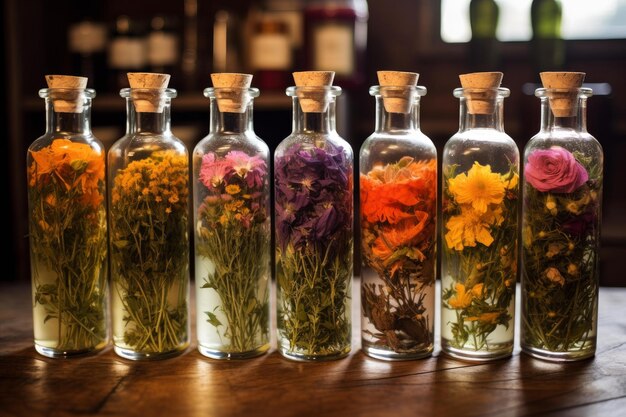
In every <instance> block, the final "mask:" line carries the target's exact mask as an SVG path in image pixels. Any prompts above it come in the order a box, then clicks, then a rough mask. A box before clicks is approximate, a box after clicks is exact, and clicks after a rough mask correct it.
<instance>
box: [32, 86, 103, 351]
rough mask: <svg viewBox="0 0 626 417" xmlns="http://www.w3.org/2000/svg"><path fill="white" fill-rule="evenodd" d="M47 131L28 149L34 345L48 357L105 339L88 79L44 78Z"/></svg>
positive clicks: (99, 171)
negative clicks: (45, 85) (45, 83)
mask: <svg viewBox="0 0 626 417" xmlns="http://www.w3.org/2000/svg"><path fill="white" fill-rule="evenodd" d="M46 81H47V83H48V88H46V89H42V90H40V91H39V96H40V97H42V98H44V99H45V100H46V133H45V134H44V135H43V136H41V137H40V138H39V139H37V140H36V141H34V142H33V143H32V144H31V145H30V147H29V148H28V155H27V169H28V205H29V208H30V210H29V215H28V216H29V237H30V265H31V278H32V300H33V327H34V338H35V349H36V350H37V352H39V353H40V354H42V355H44V356H48V357H52V358H54V357H69V356H75V355H80V354H87V353H94V352H97V351H99V350H102V349H103V348H104V347H105V346H106V345H107V343H108V340H109V331H108V326H107V311H108V297H109V294H108V285H107V279H108V278H107V277H108V271H107V265H108V260H107V213H106V200H105V198H106V189H105V185H106V183H105V182H106V178H105V151H104V147H103V145H102V143H101V142H100V141H99V140H98V139H96V138H95V137H94V136H93V134H92V133H91V124H90V122H91V120H90V119H91V100H92V99H93V98H94V97H95V91H94V90H92V89H87V88H85V87H86V85H87V79H86V78H84V77H74V76H66V75H47V76H46Z"/></svg>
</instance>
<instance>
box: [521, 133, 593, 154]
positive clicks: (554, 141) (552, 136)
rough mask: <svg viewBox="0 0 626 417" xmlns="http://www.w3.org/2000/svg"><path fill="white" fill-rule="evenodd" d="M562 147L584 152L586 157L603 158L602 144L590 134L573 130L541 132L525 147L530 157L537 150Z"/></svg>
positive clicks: (525, 151)
mask: <svg viewBox="0 0 626 417" xmlns="http://www.w3.org/2000/svg"><path fill="white" fill-rule="evenodd" d="M555 146H558V147H561V148H564V149H567V150H569V151H571V152H582V153H583V154H586V155H590V156H591V155H600V156H603V153H604V150H603V148H602V144H601V143H600V141H598V140H597V139H596V138H595V137H594V136H593V135H591V134H590V133H588V132H581V131H576V130H573V129H567V130H565V129H564V130H561V131H555V130H551V131H541V132H539V133H537V134H536V135H534V136H533V137H532V138H530V140H529V141H528V143H527V144H526V146H525V147H524V154H525V155H528V154H529V153H530V152H532V151H533V150H536V149H548V148H551V147H555Z"/></svg>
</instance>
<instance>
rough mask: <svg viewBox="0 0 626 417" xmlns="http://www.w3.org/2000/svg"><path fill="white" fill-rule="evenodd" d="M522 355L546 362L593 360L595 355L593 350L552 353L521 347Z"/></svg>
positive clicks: (530, 347)
mask: <svg viewBox="0 0 626 417" xmlns="http://www.w3.org/2000/svg"><path fill="white" fill-rule="evenodd" d="M522 353H524V354H525V355H528V356H532V357H533V358H536V359H541V360H544V361H548V362H576V361H583V360H585V359H590V358H593V357H594V356H595V354H596V351H595V349H588V350H577V351H567V352H554V351H550V350H544V349H539V348H536V347H532V346H524V345H522Z"/></svg>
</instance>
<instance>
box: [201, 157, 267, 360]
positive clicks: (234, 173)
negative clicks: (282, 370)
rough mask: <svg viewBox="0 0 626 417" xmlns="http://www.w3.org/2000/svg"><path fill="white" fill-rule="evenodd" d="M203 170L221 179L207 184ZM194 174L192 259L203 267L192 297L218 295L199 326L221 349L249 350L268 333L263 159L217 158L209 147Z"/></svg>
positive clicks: (264, 163) (258, 343)
mask: <svg viewBox="0 0 626 417" xmlns="http://www.w3.org/2000/svg"><path fill="white" fill-rule="evenodd" d="M203 172H206V173H214V172H219V175H221V180H220V181H219V182H213V181H212V182H209V183H208V184H207V183H206V182H205V181H204V180H203V178H204V177H203V175H202V173H203ZM199 174H200V175H199V178H198V180H199V181H200V183H201V184H203V185H204V187H206V189H202V188H200V189H198V193H199V195H201V196H204V199H203V200H202V203H201V204H200V205H199V206H198V207H197V208H196V218H197V219H198V221H197V224H198V226H197V227H196V259H197V261H196V262H198V265H199V269H200V270H202V271H204V270H206V271H207V272H206V273H205V274H204V275H203V276H200V275H197V277H196V279H197V280H198V281H200V284H201V285H200V288H199V289H198V296H199V297H201V298H202V299H203V298H204V297H211V295H210V294H213V293H216V294H217V296H218V297H219V302H213V305H211V309H210V310H208V311H204V315H205V319H204V320H203V321H201V322H199V326H205V327H206V326H209V327H210V333H213V332H216V333H217V336H219V342H220V343H221V344H222V346H221V347H220V349H221V350H223V351H224V352H229V353H244V352H250V351H253V350H255V349H256V348H258V346H259V345H260V344H261V345H262V344H264V343H266V342H267V340H268V338H269V336H268V332H269V328H268V324H269V323H268V318H269V298H268V297H269V290H268V286H267V284H268V282H267V279H268V276H269V270H270V265H269V251H270V248H269V244H270V231H269V215H268V214H269V213H268V212H269V206H268V203H269V182H268V172H267V164H266V162H265V160H264V159H263V158H262V157H261V155H248V154H246V153H245V152H242V151H230V152H228V153H227V154H226V155H225V156H222V157H220V156H218V155H216V154H214V153H212V152H209V153H207V154H205V155H204V156H203V157H202V164H201V166H200V173H199ZM202 265H205V266H204V267H203V266H202ZM206 265H210V267H208V266H206ZM218 313H219V314H220V318H222V317H223V318H222V320H220V319H218V316H217V315H216V314H218ZM264 341H265V342H264Z"/></svg>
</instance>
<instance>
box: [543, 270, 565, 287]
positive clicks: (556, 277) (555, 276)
mask: <svg viewBox="0 0 626 417" xmlns="http://www.w3.org/2000/svg"><path fill="white" fill-rule="evenodd" d="M544 273H545V276H546V278H548V280H549V281H550V282H553V283H555V284H559V285H560V286H561V287H562V286H563V285H565V278H563V275H561V273H560V272H559V270H558V269H556V268H553V267H549V268H547V269H546V270H545V272H544Z"/></svg>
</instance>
